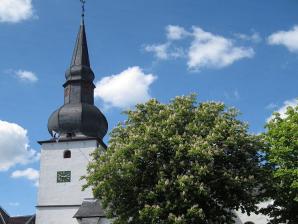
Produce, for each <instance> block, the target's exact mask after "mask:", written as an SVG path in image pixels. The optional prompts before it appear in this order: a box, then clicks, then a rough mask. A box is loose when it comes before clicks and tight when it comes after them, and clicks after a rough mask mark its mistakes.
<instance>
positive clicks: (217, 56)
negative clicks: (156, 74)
mask: <svg viewBox="0 0 298 224" xmlns="http://www.w3.org/2000/svg"><path fill="white" fill-rule="evenodd" d="M166 35H167V41H166V42H165V43H163V44H152V45H147V46H145V51H147V52H151V53H153V54H154V56H155V57H156V58H157V59H160V60H170V59H176V58H185V59H186V60H187V65H188V68H189V69H190V70H191V71H199V70H201V69H203V68H223V67H226V66H229V65H231V64H233V63H235V62H236V61H238V60H241V59H244V58H252V57H253V56H254V54H255V52H254V49H253V48H251V47H245V46H238V45H237V44H236V41H237V39H238V41H239V39H240V40H246V41H250V42H255V43H256V42H259V41H261V37H260V35H259V34H258V33H256V32H254V33H253V34H252V35H246V34H235V35H234V36H235V37H237V38H234V39H228V38H225V37H223V36H220V35H216V34H212V33H210V32H206V31H204V30H203V29H201V28H200V27H193V30H192V31H191V32H189V31H187V30H186V29H184V28H183V27H180V26H175V25H169V26H167V27H166ZM186 37H188V38H186ZM182 39H184V41H183V42H182V41H179V42H178V41H176V40H182ZM187 45H188V46H189V47H187Z"/></svg>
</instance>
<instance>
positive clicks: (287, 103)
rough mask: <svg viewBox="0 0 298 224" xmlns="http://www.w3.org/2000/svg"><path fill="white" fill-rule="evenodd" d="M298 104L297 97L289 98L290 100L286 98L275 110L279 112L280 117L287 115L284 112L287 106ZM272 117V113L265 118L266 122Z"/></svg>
mask: <svg viewBox="0 0 298 224" xmlns="http://www.w3.org/2000/svg"><path fill="white" fill-rule="evenodd" d="M297 105H298V100H297V99H291V100H286V101H285V102H284V103H283V106H282V107H280V108H279V109H278V110H277V111H276V112H278V113H279V114H280V117H281V118H285V117H286V116H287V115H286V112H287V108H288V107H296V106H297ZM273 118H274V116H273V115H271V116H270V117H269V118H268V119H267V122H269V121H270V120H272V119H273Z"/></svg>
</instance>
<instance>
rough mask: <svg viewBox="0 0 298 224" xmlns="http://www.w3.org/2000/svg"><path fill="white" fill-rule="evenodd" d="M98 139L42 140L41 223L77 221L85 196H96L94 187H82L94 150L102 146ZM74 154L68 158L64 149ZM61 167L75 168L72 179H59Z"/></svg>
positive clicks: (39, 203)
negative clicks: (62, 180)
mask: <svg viewBox="0 0 298 224" xmlns="http://www.w3.org/2000/svg"><path fill="white" fill-rule="evenodd" d="M98 147H99V145H98V142H97V140H81V141H67V142H58V143H57V142H46V143H42V147H41V158H40V178H39V189H38V203H37V213H36V223H37V224H72V223H73V224H75V223H76V224H77V221H76V220H75V219H74V218H73V216H74V214H75V213H76V211H77V210H78V209H79V207H80V205H81V204H82V202H83V199H85V198H92V197H93V195H92V191H91V189H90V188H89V189H86V190H85V191H82V186H83V185H84V183H85V181H84V180H80V178H81V177H82V176H84V175H85V174H86V168H87V165H88V163H89V161H90V159H91V157H90V154H91V153H92V152H93V151H94V150H95V149H96V148H98ZM65 150H69V151H71V158H64V151H65ZM58 171H71V181H70V182H68V183H57V172H58Z"/></svg>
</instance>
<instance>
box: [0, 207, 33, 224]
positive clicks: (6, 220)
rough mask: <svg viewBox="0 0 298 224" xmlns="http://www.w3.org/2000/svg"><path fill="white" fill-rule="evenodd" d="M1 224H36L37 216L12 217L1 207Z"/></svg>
mask: <svg viewBox="0 0 298 224" xmlns="http://www.w3.org/2000/svg"><path fill="white" fill-rule="evenodd" d="M0 224H35V215H30V216H29V215H28V216H18V217H10V216H9V214H8V213H7V212H6V211H5V210H4V209H3V208H1V207H0Z"/></svg>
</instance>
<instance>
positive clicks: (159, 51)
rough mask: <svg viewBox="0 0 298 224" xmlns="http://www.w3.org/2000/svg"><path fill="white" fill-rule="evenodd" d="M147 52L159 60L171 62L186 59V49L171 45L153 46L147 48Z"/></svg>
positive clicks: (168, 43)
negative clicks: (171, 60)
mask: <svg viewBox="0 0 298 224" xmlns="http://www.w3.org/2000/svg"><path fill="white" fill-rule="evenodd" d="M145 51H147V52H152V53H153V54H154V55H155V57H156V58H157V59H160V60H169V59H175V58H183V57H185V52H184V49H183V48H181V47H171V43H170V42H167V43H164V44H153V45H147V46H145Z"/></svg>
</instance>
